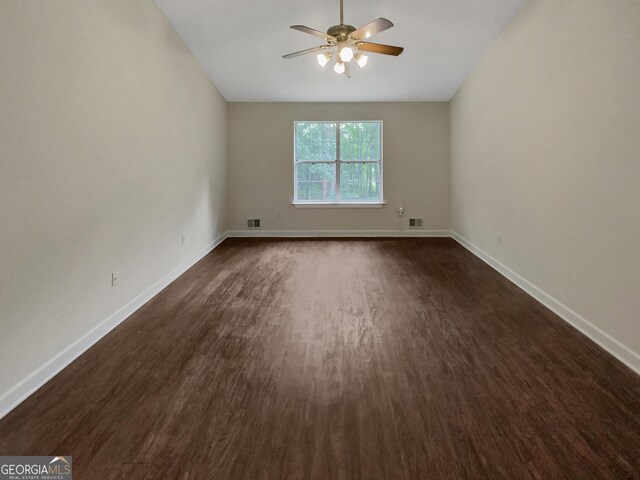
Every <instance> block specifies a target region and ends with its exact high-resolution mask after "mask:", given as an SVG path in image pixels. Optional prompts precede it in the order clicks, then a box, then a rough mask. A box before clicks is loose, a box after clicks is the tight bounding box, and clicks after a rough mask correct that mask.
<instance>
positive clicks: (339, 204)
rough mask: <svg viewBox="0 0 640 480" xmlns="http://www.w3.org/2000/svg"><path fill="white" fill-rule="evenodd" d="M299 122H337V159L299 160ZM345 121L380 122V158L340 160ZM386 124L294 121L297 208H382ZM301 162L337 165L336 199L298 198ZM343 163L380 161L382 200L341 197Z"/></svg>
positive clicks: (295, 203)
mask: <svg viewBox="0 0 640 480" xmlns="http://www.w3.org/2000/svg"><path fill="white" fill-rule="evenodd" d="M299 123H335V124H336V159H335V160H302V161H298V159H297V158H296V154H297V151H298V150H297V141H298V139H297V135H296V130H297V129H296V126H297V125H298V124H299ZM344 123H379V124H380V160H349V161H344V160H340V125H341V124H344ZM383 129H384V124H383V122H382V120H297V121H295V122H293V202H292V204H293V205H294V206H295V207H296V208H315V207H320V208H323V207H326V208H332V207H336V208H381V207H382V206H383V205H384V204H385V202H384V159H383V158H384V145H383V139H384V130H383ZM299 163H311V164H314V163H334V164H335V165H336V198H337V200H336V201H322V200H298V199H297V195H298V164H299ZM342 163H380V200H376V201H362V200H358V201H348V200H347V201H344V200H341V199H340V165H341V164H342Z"/></svg>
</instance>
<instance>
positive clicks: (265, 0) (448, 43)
mask: <svg viewBox="0 0 640 480" xmlns="http://www.w3.org/2000/svg"><path fill="white" fill-rule="evenodd" d="M524 2H525V0H394V1H392V0H345V7H344V8H345V13H344V15H345V23H347V24H351V25H354V26H355V27H356V28H357V27H360V26H362V25H364V24H366V23H368V22H370V21H371V20H374V19H375V18H378V17H385V18H388V19H389V20H391V21H392V22H393V23H394V24H395V27H393V28H392V29H390V30H387V31H385V32H382V33H380V34H379V35H377V36H375V37H373V38H372V39H371V41H374V42H379V43H388V44H391V45H398V46H402V47H405V51H404V53H403V54H402V55H401V56H399V57H389V56H386V55H375V54H372V55H371V56H370V57H369V63H368V65H367V66H366V67H365V68H364V70H360V69H359V67H357V66H356V65H354V66H353V67H352V75H351V78H350V79H347V78H345V77H343V76H339V75H337V74H335V73H334V72H333V71H332V69H331V65H328V66H327V67H326V68H325V69H324V70H323V69H322V68H321V67H320V66H319V65H318V63H317V62H316V58H315V55H306V56H302V57H297V58H294V59H289V60H285V59H283V58H282V55H284V54H286V53H290V52H295V51H298V50H303V49H305V48H310V47H314V46H317V45H320V44H322V43H323V41H322V39H319V38H315V37H313V36H311V35H307V34H304V33H301V32H297V31H295V30H291V29H290V28H289V26H290V25H295V24H302V25H307V26H309V27H311V28H315V29H317V30H322V31H326V30H327V28H329V27H330V26H332V25H335V24H337V23H339V21H338V20H339V0H225V1H222V0H156V3H157V4H158V6H159V7H160V8H161V9H162V11H163V12H164V14H165V15H166V16H167V18H168V19H169V21H170V22H171V24H172V25H173V26H174V28H175V29H176V30H177V31H178V33H179V34H180V36H181V37H182V39H183V40H184V41H185V43H186V44H187V45H188V46H189V48H190V49H191V51H192V52H193V54H194V55H195V56H196V58H197V59H198V61H199V62H200V64H201V65H202V66H203V67H204V69H205V70H206V72H207V73H208V74H209V77H210V78H211V80H213V82H214V83H215V84H216V86H217V87H218V89H219V90H220V92H221V93H222V95H223V96H224V97H225V98H226V99H227V100H228V101H246V102H270V101H283V102H288V101H305V102H310V101H321V102H326V101H372V102H373V101H447V100H450V99H451V97H452V96H453V95H454V94H455V92H456V91H457V90H458V88H459V87H460V85H462V82H463V81H464V80H465V79H466V78H467V76H468V75H469V74H470V73H471V71H472V70H473V68H474V67H475V66H476V65H477V64H478V62H479V61H480V59H481V58H482V56H483V55H484V54H485V52H486V51H487V50H488V48H489V47H490V46H491V44H492V43H493V41H494V40H495V39H496V37H497V36H498V34H499V33H500V32H501V31H502V30H503V29H504V27H505V26H506V24H507V23H508V21H509V19H510V18H511V17H512V15H513V14H514V13H515V12H516V10H517V9H518V8H519V7H520V6H521V5H522V4H524Z"/></svg>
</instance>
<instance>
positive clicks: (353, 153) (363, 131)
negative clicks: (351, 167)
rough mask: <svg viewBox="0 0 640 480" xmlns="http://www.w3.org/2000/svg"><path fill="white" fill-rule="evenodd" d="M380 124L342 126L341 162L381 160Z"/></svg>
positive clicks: (357, 123) (358, 123) (344, 124)
mask: <svg viewBox="0 0 640 480" xmlns="http://www.w3.org/2000/svg"><path fill="white" fill-rule="evenodd" d="M381 158H382V157H381V152H380V122H345V123H341V124H340V160H343V161H350V160H356V161H357V160H360V161H363V160H380V159H381Z"/></svg>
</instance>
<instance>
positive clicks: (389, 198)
mask: <svg viewBox="0 0 640 480" xmlns="http://www.w3.org/2000/svg"><path fill="white" fill-rule="evenodd" d="M352 81H353V80H352ZM448 118H449V117H448V105H447V104H446V103H229V115H228V121H229V143H228V149H229V183H228V192H229V194H228V204H229V210H228V217H229V222H228V224H229V228H230V229H231V230H242V229H245V228H246V225H247V223H246V221H247V219H248V218H261V219H262V223H263V230H387V231H397V230H402V229H406V228H407V225H408V219H409V216H411V217H414V216H415V217H424V220H425V225H424V228H425V230H449V228H450V208H449V201H450V179H449V174H450V168H449V123H448V122H449V120H448ZM296 120H382V121H383V122H384V141H383V148H384V152H383V155H384V167H383V168H384V197H385V198H384V200H385V201H386V202H387V203H388V205H385V206H384V207H383V208H381V209H300V208H295V207H293V206H292V205H291V201H292V199H293V122H294V121H296ZM402 199H404V206H405V210H406V214H405V216H404V217H403V218H402V219H400V218H398V216H397V214H396V209H397V208H398V206H399V204H400V202H401V201H402Z"/></svg>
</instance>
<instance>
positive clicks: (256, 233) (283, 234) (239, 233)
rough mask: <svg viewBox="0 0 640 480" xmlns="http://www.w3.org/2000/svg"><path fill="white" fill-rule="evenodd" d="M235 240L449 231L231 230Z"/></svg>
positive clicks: (444, 234)
mask: <svg viewBox="0 0 640 480" xmlns="http://www.w3.org/2000/svg"><path fill="white" fill-rule="evenodd" d="M227 236H228V237H236V238H246V237H251V238H260V237H263V238H264V237H267V238H322V237H359V238H365V237H372V238H375V237H450V236H451V231H450V230H418V229H416V230H260V229H255V230H231V231H229V232H227Z"/></svg>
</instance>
